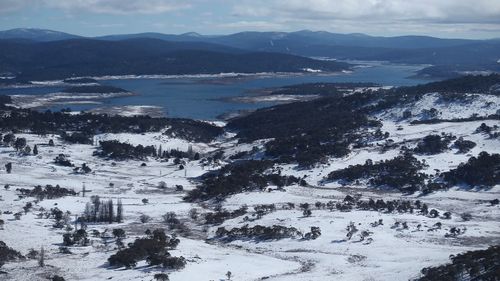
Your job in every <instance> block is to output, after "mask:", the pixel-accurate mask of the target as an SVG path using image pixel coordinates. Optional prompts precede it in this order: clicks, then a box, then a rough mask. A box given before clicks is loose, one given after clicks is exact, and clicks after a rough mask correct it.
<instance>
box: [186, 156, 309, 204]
mask: <svg viewBox="0 0 500 281" xmlns="http://www.w3.org/2000/svg"><path fill="white" fill-rule="evenodd" d="M273 166H274V163H273V162H272V161H257V160H245V161H238V162H234V163H231V164H228V165H226V166H224V167H222V168H221V169H220V170H218V171H215V172H209V173H206V174H204V175H203V176H202V177H201V183H200V184H199V185H198V186H197V187H196V188H195V189H193V190H191V191H189V193H188V195H187V196H186V197H185V200H187V201H197V200H207V199H212V198H218V199H222V198H225V197H226V196H229V195H231V194H236V193H240V192H243V191H247V190H258V189H262V188H265V187H266V186H268V185H276V186H278V187H283V186H285V185H292V184H297V183H301V184H305V182H304V181H303V180H301V179H299V178H297V177H294V176H281V175H280V174H279V173H276V172H272V171H268V170H270V169H271V168H272V167H273Z"/></svg>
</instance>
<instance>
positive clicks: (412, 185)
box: [327, 152, 427, 192]
mask: <svg viewBox="0 0 500 281" xmlns="http://www.w3.org/2000/svg"><path fill="white" fill-rule="evenodd" d="M424 167H425V164H424V163H422V162H420V161H418V159H417V158H415V157H414V156H413V155H412V154H411V153H408V152H407V153H404V154H403V155H400V156H397V157H395V158H393V159H389V160H382V161H380V162H376V163H373V161H372V160H370V159H368V160H367V161H366V162H365V164H362V165H353V166H349V167H347V168H344V169H340V170H336V171H333V172H331V173H330V174H328V176H327V180H341V181H342V182H343V183H345V184H351V183H353V182H355V181H358V180H367V181H368V184H369V185H371V186H373V187H390V188H394V189H398V190H400V191H402V192H415V191H417V190H420V189H421V188H422V187H423V186H424V185H425V179H426V178H427V177H426V175H425V174H424V173H421V172H420V170H421V169H423V168H424Z"/></svg>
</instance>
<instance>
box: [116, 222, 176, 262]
mask: <svg viewBox="0 0 500 281" xmlns="http://www.w3.org/2000/svg"><path fill="white" fill-rule="evenodd" d="M178 244H179V239H176V238H175V237H169V236H167V235H166V234H165V232H164V231H163V230H162V229H155V230H154V231H153V233H152V234H151V235H150V236H149V237H147V238H138V239H136V240H135V241H134V242H133V243H130V244H129V247H128V248H125V249H122V250H119V251H118V252H117V253H116V254H114V255H111V256H110V257H109V258H108V262H109V265H110V266H118V267H121V266H124V267H126V268H131V267H135V265H136V264H137V262H139V261H141V260H147V262H148V264H149V265H150V266H153V265H160V264H161V265H162V266H164V267H166V268H169V269H179V268H182V267H184V265H185V264H186V262H185V259H184V258H183V257H178V258H177V257H171V256H170V254H169V253H168V251H167V250H168V249H175V248H176V247H177V245H178Z"/></svg>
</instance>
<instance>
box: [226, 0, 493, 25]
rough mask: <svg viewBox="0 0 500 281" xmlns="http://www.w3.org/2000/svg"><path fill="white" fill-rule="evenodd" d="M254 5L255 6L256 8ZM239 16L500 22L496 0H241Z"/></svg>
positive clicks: (238, 10)
mask: <svg viewBox="0 0 500 281" xmlns="http://www.w3.org/2000/svg"><path fill="white" fill-rule="evenodd" d="M256 7H257V8H256ZM234 14H236V15H240V16H254V17H255V16H262V17H268V16H274V17H278V18H288V19H293V18H296V19H315V20H325V19H327V20H328V19H336V20H338V19H344V20H346V19H348V20H363V21H374V22H377V21H432V22H434V21H442V22H456V23H459V22H471V21H473V22H484V21H488V22H491V21H496V22H499V23H500V1H498V0H419V1H408V0H335V1H332V0H265V1H264V0H252V1H249V0H242V1H240V2H239V3H238V4H236V5H234Z"/></svg>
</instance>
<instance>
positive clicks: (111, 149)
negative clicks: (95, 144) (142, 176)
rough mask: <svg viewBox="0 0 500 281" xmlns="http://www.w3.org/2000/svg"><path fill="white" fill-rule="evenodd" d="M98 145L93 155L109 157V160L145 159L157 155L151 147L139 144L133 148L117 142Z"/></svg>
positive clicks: (104, 142) (112, 141)
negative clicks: (98, 147) (97, 149)
mask: <svg viewBox="0 0 500 281" xmlns="http://www.w3.org/2000/svg"><path fill="white" fill-rule="evenodd" d="M99 145H100V149H99V151H96V153H95V155H98V156H101V157H109V158H111V159H118V160H125V159H145V158H147V157H155V156H156V155H157V150H156V148H155V147H154V146H152V145H148V146H143V145H141V144H139V145H137V146H134V145H131V144H128V143H123V142H119V141H117V140H111V141H100V142H99Z"/></svg>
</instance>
